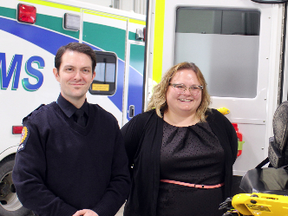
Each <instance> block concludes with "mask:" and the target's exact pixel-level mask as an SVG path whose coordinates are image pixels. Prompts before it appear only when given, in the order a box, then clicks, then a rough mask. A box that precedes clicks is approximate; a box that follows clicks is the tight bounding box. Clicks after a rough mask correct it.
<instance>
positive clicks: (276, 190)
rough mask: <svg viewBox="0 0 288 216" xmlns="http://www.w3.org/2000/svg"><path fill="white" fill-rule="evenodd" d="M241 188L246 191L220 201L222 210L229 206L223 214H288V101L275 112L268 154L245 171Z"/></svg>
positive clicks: (228, 215) (276, 215) (286, 215)
mask: <svg viewBox="0 0 288 216" xmlns="http://www.w3.org/2000/svg"><path fill="white" fill-rule="evenodd" d="M268 162H270V164H269V166H268V167H263V166H264V165H265V164H267V163H268ZM239 188H240V189H241V190H242V191H243V192H244V193H239V194H236V195H234V196H233V197H232V199H231V198H230V197H228V198H227V199H226V200H225V201H224V202H223V203H221V204H220V208H219V209H220V210H223V209H226V210H228V211H227V212H226V213H225V214H223V216H236V215H245V216H246V215H257V216H288V101H284V102H283V103H282V104H280V106H279V107H278V108H277V109H276V111H275V113H274V116H273V137H271V138H270V139H269V148H268V157H267V158H266V159H265V160H263V161H262V162H261V163H260V164H259V165H258V166H256V167H255V168H254V169H251V170H248V171H247V172H246V174H245V175H244V176H243V177H242V180H241V182H240V186H239Z"/></svg>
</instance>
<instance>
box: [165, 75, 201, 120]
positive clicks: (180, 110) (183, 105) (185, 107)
mask: <svg viewBox="0 0 288 216" xmlns="http://www.w3.org/2000/svg"><path fill="white" fill-rule="evenodd" d="M175 84H181V86H180V85H175ZM198 86H201V84H200V82H199V80H198V78H197V76H196V73H195V72H194V71H193V70H191V69H182V70H179V71H177V72H176V73H175V75H174V77H173V78H172V79H171V80H170V86H169V87H168V90H167V92H166V101H167V105H168V109H167V111H168V112H173V113H175V114H179V115H183V114H184V115H191V114H195V113H196V110H197V108H198V107H199V106H200V104H201V100H202V89H201V88H199V87H198ZM185 87H186V88H185ZM189 87H190V89H189ZM197 87H198V88H197ZM185 89H186V90H185ZM184 90H185V91H184Z"/></svg>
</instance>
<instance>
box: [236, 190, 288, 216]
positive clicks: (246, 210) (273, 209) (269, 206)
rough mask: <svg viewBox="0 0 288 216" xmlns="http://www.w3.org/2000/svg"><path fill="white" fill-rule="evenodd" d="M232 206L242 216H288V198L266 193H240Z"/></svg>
mask: <svg viewBox="0 0 288 216" xmlns="http://www.w3.org/2000/svg"><path fill="white" fill-rule="evenodd" d="M232 206H233V207H234V208H235V209H236V210H238V211H239V212H240V213H241V214H242V215H257V216H258V215H259V216H272V215H275V216H288V197H287V196H283V195H276V194H266V193H240V194H237V195H235V196H234V197H233V198H232Z"/></svg>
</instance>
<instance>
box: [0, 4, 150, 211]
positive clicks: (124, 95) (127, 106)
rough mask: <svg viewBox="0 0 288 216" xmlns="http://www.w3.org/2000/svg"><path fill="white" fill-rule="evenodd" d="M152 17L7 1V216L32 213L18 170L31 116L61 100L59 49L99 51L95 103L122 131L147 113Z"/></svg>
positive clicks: (0, 166)
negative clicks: (81, 46) (18, 185)
mask: <svg viewBox="0 0 288 216" xmlns="http://www.w3.org/2000/svg"><path fill="white" fill-rule="evenodd" d="M72 3H73V5H72ZM35 11H36V18H35V19H36V22H35V23H33V22H34V21H33V19H34V18H31V17H33V13H34V12H35ZM25 13H27V14H25ZM30 16H31V17H30ZM30 18H31V19H32V21H31V19H30ZM17 19H22V21H18V20H17ZM145 19H146V18H145V16H144V15H140V14H136V13H131V12H126V11H120V10H117V9H112V8H108V7H101V6H97V5H94V4H89V3H85V2H80V1H64V0H62V1H40V0H26V1H25V0H24V1H17V0H9V1H0V39H1V40H0V86H1V88H0V104H1V109H0V119H1V123H0V137H1V139H0V182H1V183H0V215H5V216H10V215H13V216H20V215H26V212H27V211H26V210H25V209H24V208H23V207H22V205H21V203H20V202H19V201H18V199H17V196H16V193H15V189H14V187H13V182H12V178H11V172H12V168H13V164H14V156H15V153H16V150H17V147H18V145H19V142H20V137H21V127H22V126H21V124H22V119H23V117H25V116H27V115H28V114H29V113H30V112H32V111H33V110H34V109H36V108H37V107H39V106H40V105H41V104H48V103H50V102H52V101H55V100H56V99H57V97H58V95H59V92H60V87H59V83H58V82H57V81H56V80H55V78H54V76H53V72H52V71H53V67H54V56H55V54H56V51H57V49H58V48H59V47H60V46H62V45H66V44H68V43H69V42H81V43H86V44H88V45H90V46H91V47H92V48H93V49H94V50H96V51H97V57H99V58H98V59H97V60H98V64H97V67H96V74H97V75H96V78H95V80H94V81H93V83H92V85H91V88H90V90H89V92H88V93H87V99H88V101H89V102H90V103H97V104H99V105H100V106H102V107H103V108H104V109H106V110H107V111H109V112H111V113H112V114H113V115H114V116H115V117H116V118H117V120H118V122H119V125H120V126H122V125H123V124H124V123H125V122H127V121H128V120H129V119H130V118H132V117H133V116H134V115H136V114H138V113H140V112H142V100H141V98H142V89H143V71H144V69H143V68H144V51H145V49H144V48H145V47H144V42H143V40H142V39H143V34H141V33H143V28H144V27H145V24H146V23H145V21H146V20H145ZM25 21H28V22H29V21H31V22H32V23H25ZM136 31H137V34H136ZM139 99H140V100H139Z"/></svg>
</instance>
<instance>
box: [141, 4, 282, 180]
mask: <svg viewBox="0 0 288 216" xmlns="http://www.w3.org/2000/svg"><path fill="white" fill-rule="evenodd" d="M259 2H260V1H259ZM267 2H268V1H266V3H267ZM278 2H279V1H278ZM284 14H285V4H284V3H281V4H263V3H256V2H253V1H251V0H221V1H220V0H201V1H199V0H177V1H175V0H162V1H159V0H150V1H149V13H148V25H147V26H148V29H147V32H148V35H147V40H146V43H147V54H146V59H147V61H146V73H148V78H147V79H146V83H148V84H149V85H148V88H147V89H145V94H146V97H149V94H150V93H151V88H152V86H153V85H154V84H155V83H158V82H159V81H160V79H161V76H162V74H163V73H165V72H166V71H167V70H168V69H169V68H170V67H171V66H172V65H174V64H176V63H179V62H183V61H188V62H194V63H195V64H196V65H197V66H198V67H199V68H200V70H201V71H202V73H203V74H204V77H205V79H206V81H207V83H208V92H209V93H210V95H211V96H212V97H211V98H212V104H211V107H213V108H216V109H218V108H220V107H225V108H227V109H229V110H230V113H229V114H227V115H226V116H227V118H228V119H229V120H230V121H231V122H232V123H235V124H237V126H238V130H239V131H240V132H241V134H242V135H243V142H244V144H243V142H242V144H243V148H242V150H243V151H242V154H241V155H240V156H239V157H238V158H237V160H236V162H235V164H234V175H239V176H242V175H244V174H245V172H246V171H247V170H249V169H251V168H254V167H255V166H256V165H257V164H258V163H260V162H261V161H262V160H263V159H264V158H266V157H267V154H268V139H269V137H270V136H272V129H271V128H272V117H273V113H274V111H275V109H276V107H277V103H279V100H278V101H277V98H278V96H279V89H278V82H280V81H281V80H280V81H279V78H280V76H279V73H280V72H281V65H282V63H281V53H282V52H281V51H282V39H283V38H282V35H283V25H284V19H283V17H284ZM149 73H150V74H149Z"/></svg>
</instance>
